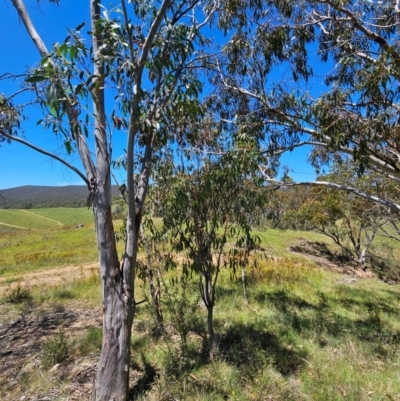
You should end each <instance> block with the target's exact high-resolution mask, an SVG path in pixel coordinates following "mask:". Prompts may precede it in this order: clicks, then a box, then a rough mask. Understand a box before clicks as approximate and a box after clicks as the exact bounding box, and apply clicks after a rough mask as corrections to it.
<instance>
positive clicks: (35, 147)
mask: <svg viewBox="0 0 400 401" xmlns="http://www.w3.org/2000/svg"><path fill="white" fill-rule="evenodd" d="M0 134H1V135H3V136H5V137H6V138H8V139H10V140H12V141H15V142H19V143H22V144H23V145H25V146H28V147H29V148H31V149H33V150H35V151H37V152H39V153H42V154H43V155H46V156H49V157H51V158H52V159H54V160H57V161H59V162H60V163H62V164H64V166H66V167H68V168H69V169H71V170H72V171H74V172H75V173H76V174H78V175H79V177H81V178H82V180H83V181H84V182H85V183H86V185H87V186H88V187H89V186H90V183H89V180H88V179H87V178H86V176H85V174H83V173H82V172H81V171H80V170H78V169H77V168H76V167H74V166H73V165H72V164H70V163H68V162H67V161H66V160H64V159H62V158H61V157H59V156H57V155H55V154H54V153H51V152H48V151H47V150H44V149H42V148H39V147H37V146H36V145H34V144H32V143H30V142H28V141H25V140H24V139H22V138H19V137H17V136H13V135H10V134H8V133H7V132H6V131H4V130H3V129H1V128H0Z"/></svg>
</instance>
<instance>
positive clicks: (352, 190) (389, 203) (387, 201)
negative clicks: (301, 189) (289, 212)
mask: <svg viewBox="0 0 400 401" xmlns="http://www.w3.org/2000/svg"><path fill="white" fill-rule="evenodd" d="M259 169H260V171H261V174H262V175H263V177H264V178H265V180H266V181H267V182H270V183H271V184H275V186H276V189H280V188H287V187H293V186H309V187H325V188H335V189H339V190H341V191H346V192H349V193H353V194H355V195H358V196H361V197H362V198H365V199H368V200H370V201H373V202H376V203H379V204H381V205H384V206H387V207H389V208H391V209H393V210H396V211H397V212H400V205H399V204H397V203H395V202H393V201H391V200H390V199H384V198H380V197H378V196H375V195H371V194H367V193H366V192H363V191H361V190H359V189H357V188H353V187H349V186H347V185H341V184H336V183H333V182H327V181H303V182H291V183H285V182H282V181H279V180H275V179H273V178H271V177H270V176H269V175H268V174H267V173H266V172H265V168H264V167H263V166H259Z"/></svg>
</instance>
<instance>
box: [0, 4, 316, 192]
mask: <svg viewBox="0 0 400 401" xmlns="http://www.w3.org/2000/svg"><path fill="white" fill-rule="evenodd" d="M41 3H42V4H41V5H40V7H39V6H38V2H37V1H36V0H26V6H27V8H28V10H29V11H30V15H31V18H32V19H33V22H34V23H35V25H36V28H37V29H38V31H39V33H40V35H41V36H42V38H43V39H44V41H45V43H46V45H47V47H48V48H49V49H50V48H51V46H52V44H53V43H56V42H62V41H63V40H64V39H65V37H66V36H67V34H68V33H67V29H68V27H70V28H74V27H76V26H77V25H79V24H80V23H81V22H83V21H86V22H88V17H89V5H88V2H83V1H82V0H68V1H61V2H60V4H59V6H56V5H54V4H51V3H50V2H48V1H45V2H41ZM0 13H1V22H2V23H1V24H0V35H1V38H2V40H1V41H0V54H1V55H2V57H1V61H0V75H2V74H4V73H5V72H13V73H15V74H17V73H24V72H25V71H26V69H27V68H29V67H32V66H35V65H37V64H38V63H39V61H40V56H39V54H38V52H37V50H36V48H35V46H34V44H33V42H32V41H31V39H30V38H29V36H28V34H27V33H26V30H25V27H24V25H23V24H22V22H21V21H20V19H19V17H18V15H17V12H16V10H15V9H14V7H13V5H12V3H11V1H10V0H3V1H2V3H1V5H0ZM19 85H20V83H19V82H18V81H0V93H4V94H6V95H10V94H11V93H13V92H15V90H18V88H19ZM27 99H29V97H28V98H27ZM27 117H28V119H27V121H25V122H24V123H23V125H22V127H23V130H24V136H25V139H27V140H28V141H30V142H33V143H35V144H36V145H38V146H40V147H43V148H45V149H47V150H49V151H52V152H55V153H57V154H58V155H65V151H64V150H63V145H62V142H58V141H57V138H56V137H55V136H54V134H52V133H51V132H50V131H44V130H43V129H42V128H41V127H40V126H36V121H37V120H39V119H40V118H41V116H40V113H39V110H38V112H37V114H36V115H32V114H29V115H28V116H27ZM124 135H125V134H123V133H122V132H117V133H116V134H115V136H116V137H115V139H116V145H117V146H114V149H116V150H115V151H114V155H113V156H114V158H116V157H118V156H120V155H121V154H122V149H123V147H124V145H125V136H124ZM308 152H309V149H301V150H296V151H295V152H292V153H288V154H286V155H284V157H283V159H282V165H284V164H287V165H290V167H291V169H292V170H293V172H292V173H291V175H292V177H293V178H294V179H295V180H296V181H299V180H311V179H313V178H315V174H314V170H313V168H312V167H311V166H309V165H307V164H306V163H305V161H306V159H307V153H308ZM66 158H67V160H68V161H70V162H73V163H74V164H75V165H76V166H77V167H80V163H79V160H78V157H77V156H76V155H72V156H71V157H66ZM116 175H117V178H118V180H120V181H122V180H123V172H120V173H116ZM68 184H83V182H82V180H81V179H80V178H79V177H78V176H77V175H76V174H75V173H73V172H71V171H70V170H68V169H67V168H66V167H64V166H62V165H61V164H60V163H58V162H56V161H54V160H52V159H51V158H49V157H47V156H44V155H41V154H39V153H37V152H35V151H34V150H31V149H29V148H27V147H25V146H24V145H20V144H18V143H12V144H10V145H9V144H2V145H1V147H0V189H5V188H12V187H17V186H21V185H68Z"/></svg>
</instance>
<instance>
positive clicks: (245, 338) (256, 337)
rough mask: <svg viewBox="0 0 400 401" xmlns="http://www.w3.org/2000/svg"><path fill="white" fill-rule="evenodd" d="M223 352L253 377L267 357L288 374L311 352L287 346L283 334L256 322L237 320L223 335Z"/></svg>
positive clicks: (283, 373)
mask: <svg viewBox="0 0 400 401" xmlns="http://www.w3.org/2000/svg"><path fill="white" fill-rule="evenodd" d="M220 354H221V357H223V358H225V359H226V361H227V362H228V363H231V364H233V365H235V366H237V368H238V369H239V370H240V371H242V373H243V374H245V375H246V376H248V377H249V378H252V377H254V376H255V375H256V374H257V372H258V371H259V370H260V369H261V368H262V367H263V366H264V365H265V362H266V360H269V361H270V362H272V364H273V365H274V366H275V368H276V369H277V370H278V371H279V372H280V373H281V374H282V375H284V376H288V375H291V374H293V373H295V372H296V371H297V370H299V369H300V368H301V366H302V365H303V363H304V361H305V359H306V358H307V353H306V352H305V351H299V350H292V349H289V348H287V347H285V346H284V345H283V344H282V342H281V341H279V338H278V337H277V336H276V335H274V334H271V333H268V332H266V331H262V330H259V329H257V328H256V327H254V326H253V325H244V324H242V323H236V324H234V325H233V326H232V327H230V328H229V330H228V331H227V332H226V333H224V334H223V335H222V336H221V341H220Z"/></svg>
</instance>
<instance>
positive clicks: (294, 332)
mask: <svg viewBox="0 0 400 401" xmlns="http://www.w3.org/2000/svg"><path fill="white" fill-rule="evenodd" d="M55 216H56V213H55V214H53V215H52V217H55ZM259 234H260V236H261V238H262V246H263V247H264V248H265V251H263V252H259V253H258V255H259V256H260V259H259V260H258V264H257V266H256V267H248V268H247V269H246V275H247V293H248V297H249V304H248V305H247V304H246V303H245V300H244V298H243V294H242V287H241V281H240V280H239V277H236V278H233V279H232V278H231V277H230V274H229V272H228V271H222V273H221V276H220V281H219V284H218V286H217V290H216V295H217V300H216V305H215V309H214V318H215V330H216V332H217V333H218V335H219V338H220V345H219V354H218V355H217V356H216V357H215V358H214V359H213V360H209V359H208V357H207V356H208V339H207V333H206V310H205V308H204V307H203V306H202V302H201V300H200V296H199V294H198V281H197V279H196V277H195V276H194V277H192V278H188V279H187V281H185V285H184V286H181V285H179V284H176V282H177V281H175V284H172V279H173V278H176V277H179V270H177V271H173V270H172V271H169V272H165V273H164V274H163V277H164V282H165V287H164V286H162V289H161V296H162V311H163V315H164V324H165V327H166V331H165V333H163V334H162V335H161V336H160V333H159V331H157V330H155V327H156V322H155V318H154V315H153V313H152V309H151V305H150V304H149V303H146V302H145V303H143V304H140V305H139V306H138V307H137V314H136V316H135V322H134V331H133V336H132V349H133V351H134V352H133V356H132V362H131V368H132V369H133V370H135V371H136V372H135V373H134V374H135V377H138V380H137V381H135V383H136V385H135V388H133V389H132V392H133V393H134V395H135V399H137V400H148V401H153V400H154V401H155V400H160V399H182V400H188V401H195V400H210V401H211V400H218V401H222V400H226V399H229V400H238V401H239V400H240V401H242V400H289V401H290V400H293V401H302V400H304V401H306V400H312V401H325V400H329V401H339V400H340V401H341V400H347V401H367V400H374V401H381V400H382V401H383V400H385V401H386V400H396V401H399V400H400V397H399V395H400V376H399V371H400V320H399V318H398V317H399V316H400V289H399V287H398V285H388V284H385V283H384V282H382V281H379V280H378V279H371V278H368V279H357V280H356V281H355V282H354V283H351V284H348V283H347V282H346V281H343V278H345V277H346V276H343V275H340V274H338V273H333V272H329V271H326V270H322V269H320V268H318V267H316V265H315V264H314V262H312V261H310V260H308V259H307V257H306V255H304V256H301V255H298V254H293V253H292V252H291V251H290V247H291V246H292V245H295V244H296V243H299V242H300V241H308V240H310V241H320V242H326V240H325V237H323V236H321V235H318V234H315V233H309V232H294V231H290V230H285V231H278V230H271V229H268V230H264V231H263V230H260V232H259ZM328 246H329V247H332V249H334V248H333V245H332V244H331V243H328ZM51 247H53V248H51ZM377 247H378V248H379V249H378V250H382V249H383V246H382V244H381V243H379V242H378V243H377ZM18 249H19V250H20V254H21V255H25V256H26V257H28V256H29V255H30V259H29V258H28V259H29V261H26V262H23V261H21V260H20V261H19V262H18V263H17V262H16V260H15V255H16V254H18V252H17V250H18ZM0 250H1V258H7V260H10V261H11V262H12V263H11V264H12V266H11V267H10V268H9V269H5V270H4V264H2V265H1V266H2V267H0V274H3V275H5V276H6V278H7V280H8V282H9V283H10V284H14V285H15V283H13V281H14V279H13V274H15V273H14V272H15V271H17V272H19V273H23V272H24V271H32V270H35V269H38V268H40V267H43V266H47V267H48V268H51V266H54V265H57V264H63V263H64V264H69V262H66V260H68V258H64V259H63V256H62V252H71V259H70V260H74V258H76V259H75V260H77V261H79V260H80V261H83V260H85V259H90V258H93V260H96V259H97V251H96V243H95V233H94V230H93V224H92V223H89V224H88V225H87V226H86V225H85V227H84V228H83V229H79V230H78V229H73V228H65V227H64V228H61V227H59V228H55V229H52V230H44V231H38V232H36V231H35V232H34V231H31V232H25V231H23V232H22V231H20V232H18V233H17V232H16V233H14V234H13V235H1V234H0ZM85 250H86V251H87V252H88V254H86V255H85V254H83V253H84V251H85ZM49 251H52V252H54V254H53V255H49V257H48V259H45V258H44V259H43V260H41V261H39V259H37V260H36V259H35V258H32V252H33V253H35V252H36V253H39V252H43V253H45V252H49ZM57 255H58V256H57ZM53 256H55V259H53ZM57 258H59V259H57ZM1 269H3V270H1ZM178 281H179V280H178ZM147 293H148V286H147V284H146V283H144V282H142V281H141V280H139V279H138V280H137V281H136V290H135V294H136V295H135V297H136V300H137V301H140V300H142V299H145V298H146V294H147ZM100 298H101V294H100V280H99V278H98V275H97V273H94V274H93V275H92V276H91V277H89V278H84V277H82V278H80V279H75V280H74V281H71V282H65V283H63V284H62V285H57V286H53V287H51V286H48V287H45V288H42V287H40V286H37V287H36V286H32V287H30V288H29V290H28V292H21V290H17V291H16V292H14V293H12V294H8V298H7V296H6V295H5V296H4V297H3V299H2V300H1V302H0V303H1V307H2V308H6V309H5V310H6V311H7V316H11V312H10V310H14V311H15V316H18V315H19V314H20V313H21V312H23V311H27V310H29V311H31V310H34V309H35V308H59V307H60V306H62V307H69V308H73V307H76V305H81V307H82V305H84V307H85V308H86V307H93V308H95V307H97V306H99V305H100V302H101V299H100ZM147 298H148V299H149V296H148V295H147ZM100 313H101V312H100V311H99V314H100ZM68 341H69V342H68V347H69V354H70V355H74V356H79V357H80V356H82V355H86V354H88V353H93V352H99V346H100V343H101V329H99V328H92V329H90V330H89V331H85V332H84V333H77V334H76V336H75V337H73V338H72V339H70V340H68ZM28 390H29V386H28V385H27V386H26V387H25V390H24V391H26V394H29V391H28Z"/></svg>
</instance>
